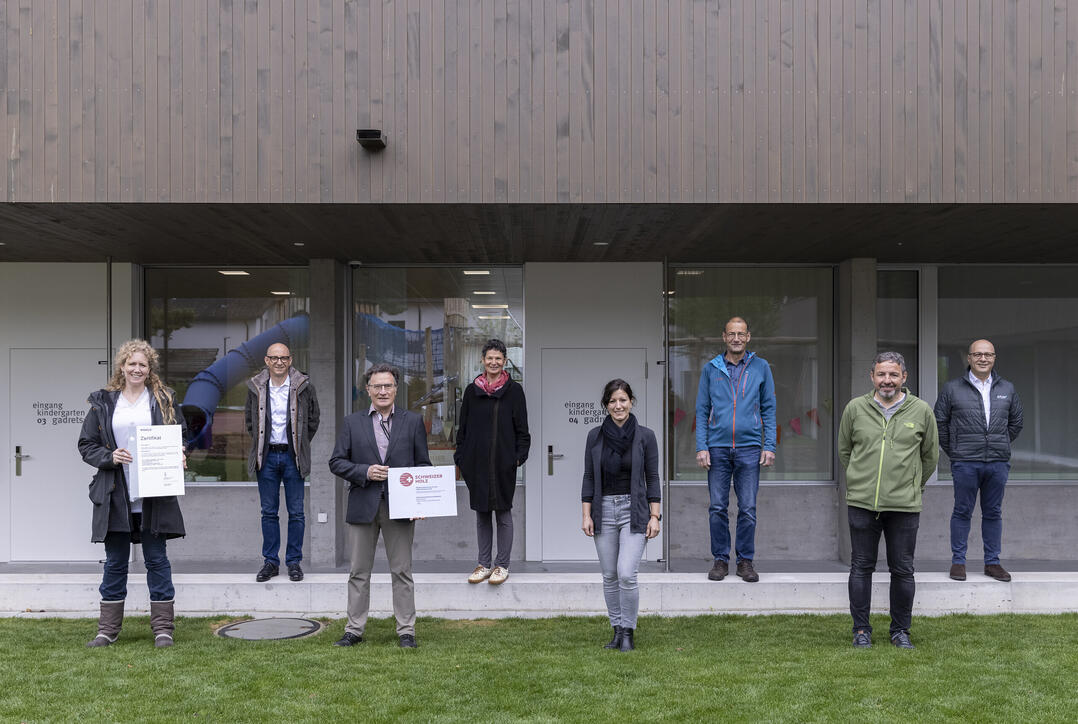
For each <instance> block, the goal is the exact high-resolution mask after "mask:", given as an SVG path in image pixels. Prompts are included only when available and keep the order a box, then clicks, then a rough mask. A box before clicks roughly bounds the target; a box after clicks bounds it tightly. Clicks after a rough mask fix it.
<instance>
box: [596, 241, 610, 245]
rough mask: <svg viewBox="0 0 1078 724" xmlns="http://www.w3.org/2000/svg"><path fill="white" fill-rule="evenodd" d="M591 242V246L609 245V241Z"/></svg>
mask: <svg viewBox="0 0 1078 724" xmlns="http://www.w3.org/2000/svg"><path fill="white" fill-rule="evenodd" d="M591 244H592V246H610V242H609V241H593V242H591Z"/></svg>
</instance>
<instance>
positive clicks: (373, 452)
mask: <svg viewBox="0 0 1078 724" xmlns="http://www.w3.org/2000/svg"><path fill="white" fill-rule="evenodd" d="M363 381H364V384H365V385H366V388H367V393H368V394H369V395H370V397H371V406H370V408H369V409H368V410H366V411H365V412H354V413H352V414H351V415H349V416H348V417H346V418H344V422H343V424H342V426H341V431H340V434H338V435H337V444H336V445H334V447H333V455H332V456H331V457H330V459H329V469H330V470H331V471H332V472H333V474H334V475H336V476H337V477H340V478H344V479H345V480H347V481H348V484H349V487H348V512H347V513H346V514H345V521H346V522H347V523H348V524H349V525H348V539H349V543H350V545H351V549H352V551H351V552H352V556H351V568H350V570H349V572H348V624H347V625H346V626H345V628H344V636H342V637H341V639H340V640H339V641H337V642H335V643H334V646H354V645H355V644H358V643H360V642H361V641H363V631H364V629H365V628H366V626H367V613H368V612H369V611H370V604H371V570H372V568H373V567H374V550H375V547H376V546H377V545H378V533H379V532H381V534H382V539H383V540H384V541H385V546H386V557H387V558H388V559H389V571H390V574H391V575H392V583H393V615H394V617H396V619H397V636H398V638H399V641H400V646H401V648H405V649H414V648H415V647H416V642H415V587H414V584H413V582H412V537H413V535H414V533H415V522H414V521H412V520H394V519H392V518H390V517H389V501H388V499H387V488H386V480H387V478H388V477H389V469H390V468H408V467H416V466H420V465H430V456H429V455H428V454H427V431H426V430H425V429H424V427H423V418H421V417H420V416H419V415H416V414H415V413H412V412H409V411H408V410H398V409H396V407H395V405H394V401H395V400H396V397H397V384H398V383H399V382H400V372H399V371H398V370H397V368H396V367H392V366H390V365H387V364H378V365H375V366H374V367H371V368H370V369H369V370H367V373H366V374H365V375H364V376H363Z"/></svg>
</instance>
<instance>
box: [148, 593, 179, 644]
mask: <svg viewBox="0 0 1078 724" xmlns="http://www.w3.org/2000/svg"><path fill="white" fill-rule="evenodd" d="M175 603H176V602H175V601H150V630H152V631H153V645H154V646H156V647H157V648H159V649H163V648H165V647H167V646H171V645H172V632H173V630H174V629H175V628H176V626H175V624H174V623H173V620H174V619H175V617H176V610H175Z"/></svg>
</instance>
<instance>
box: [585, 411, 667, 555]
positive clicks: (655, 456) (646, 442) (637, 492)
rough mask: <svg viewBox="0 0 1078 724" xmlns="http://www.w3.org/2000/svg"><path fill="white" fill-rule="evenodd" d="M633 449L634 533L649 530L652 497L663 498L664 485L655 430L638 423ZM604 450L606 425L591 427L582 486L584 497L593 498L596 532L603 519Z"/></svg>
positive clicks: (631, 521) (631, 510)
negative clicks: (661, 484) (660, 473)
mask: <svg viewBox="0 0 1078 724" xmlns="http://www.w3.org/2000/svg"><path fill="white" fill-rule="evenodd" d="M632 449H633V473H632V479H631V480H630V481H629V495H630V503H629V530H630V531H631V532H633V533H646V532H647V527H648V518H649V517H651V511H650V508H649V506H648V498H651V499H652V500H660V499H661V498H662V488H661V486H660V485H659V445H658V443H657V442H656V441H655V433H654V432H652V431H651V430H649V429H648V428H646V427H644V426H643V425H640V424H638V425H637V426H636V434H635V435H634V436H633V448H632ZM602 452H603V437H602V427H601V426H599V427H593V428H592V429H591V430H588V442H587V444H586V445H585V446H584V480H583V483H582V484H581V486H580V497H581V499H582V500H584V501H588V500H590V501H591V520H592V522H593V523H594V524H595V532H596V533H598V532H599V529H600V528H601V527H602V523H603V483H602V469H603V467H602V460H601V458H602ZM597 471H598V476H596V472H597Z"/></svg>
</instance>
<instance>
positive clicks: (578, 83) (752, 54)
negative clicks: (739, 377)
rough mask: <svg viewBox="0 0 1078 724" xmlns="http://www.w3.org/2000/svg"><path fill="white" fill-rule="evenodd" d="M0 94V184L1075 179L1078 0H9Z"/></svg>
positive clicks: (514, 186) (465, 189)
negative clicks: (381, 145) (369, 138)
mask: <svg viewBox="0 0 1078 724" xmlns="http://www.w3.org/2000/svg"><path fill="white" fill-rule="evenodd" d="M0 92H2V94H3V103H2V105H0V141H2V143H0V148H2V150H3V159H4V169H3V171H4V173H3V181H2V188H3V192H4V198H5V199H6V200H8V201H35V202H48V201H97V202H242V203H250V202H259V203H263V202H269V203H274V202H279V203H291V202H299V203H312V202H315V203H317V202H342V203H357V202H358V203H370V202H373V203H379V202H390V203H400V202H424V203H432V202H433V203H443V202H447V203H453V202H469V203H501V202H527V203H559V202H560V203H603V202H656V203H668V202H724V203H727V202H729V203H749V202H767V203H780V202H829V203H835V202H840V203H861V202H866V203H871V202H945V203H951V202H958V203H961V202H979V203H983V202H1078V1H1076V0H456V1H453V0H444V1H442V0H384V1H383V0H295V1H294V2H293V1H291V0H0ZM360 127H376V128H381V129H383V130H384V131H385V132H386V134H387V135H388V137H389V145H388V147H387V148H386V149H385V150H384V151H382V152H379V153H370V152H367V151H364V150H362V149H361V148H360V147H359V145H358V144H357V143H356V141H355V132H356V129H357V128H360Z"/></svg>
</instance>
